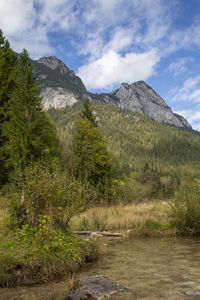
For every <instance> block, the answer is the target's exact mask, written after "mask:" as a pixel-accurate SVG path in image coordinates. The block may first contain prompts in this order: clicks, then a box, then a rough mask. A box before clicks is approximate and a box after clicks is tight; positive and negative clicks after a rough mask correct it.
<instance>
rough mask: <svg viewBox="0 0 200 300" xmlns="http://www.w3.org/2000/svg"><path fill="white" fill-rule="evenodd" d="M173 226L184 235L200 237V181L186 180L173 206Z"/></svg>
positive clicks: (171, 213)
mask: <svg viewBox="0 0 200 300" xmlns="http://www.w3.org/2000/svg"><path fill="white" fill-rule="evenodd" d="M170 215H171V217H172V221H173V224H174V225H175V226H176V227H177V229H178V230H179V232H180V233H181V234H182V235H195V236H199V235H200V180H199V179H191V178H185V179H184V180H183V181H182V184H181V186H180V189H179V191H178V192H177V194H176V198H175V201H174V203H173V204H172V205H171V212H170Z"/></svg>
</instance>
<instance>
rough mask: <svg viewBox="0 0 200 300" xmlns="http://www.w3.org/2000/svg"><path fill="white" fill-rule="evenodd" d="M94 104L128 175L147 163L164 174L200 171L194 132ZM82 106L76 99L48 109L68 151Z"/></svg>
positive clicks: (199, 150) (199, 147) (198, 143)
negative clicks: (70, 102)
mask: <svg viewBox="0 0 200 300" xmlns="http://www.w3.org/2000/svg"><path fill="white" fill-rule="evenodd" d="M92 107H93V110H94V113H95V116H96V118H97V120H98V126H99V128H100V129H101V131H102V133H103V135H104V136H105V137H106V140H107V142H108V147H109V151H110V152H111V153H112V154H113V156H114V158H115V160H116V161H115V163H116V164H117V169H118V170H119V171H120V172H121V173H125V174H126V175H129V174H130V172H132V171H135V170H141V169H143V168H144V166H145V164H146V163H147V164H148V165H149V166H150V167H151V168H154V169H157V170H158V172H160V173H162V174H165V175H167V174H169V175H172V174H177V175H190V176H194V175H195V176H197V175H198V174H200V137H199V136H198V135H197V134H195V132H192V131H191V132H187V131H184V130H180V129H177V128H175V127H172V126H169V125H164V124H160V123H158V122H155V121H153V120H151V119H150V118H148V117H146V116H144V115H141V114H139V113H134V112H131V111H128V110H123V109H121V108H118V107H115V106H112V105H108V104H102V103H93V104H92ZM80 108H81V105H80V104H79V103H76V104H75V105H73V106H72V107H69V106H67V107H66V108H62V109H57V110H56V109H54V108H51V109H49V111H48V112H49V114H50V116H51V118H52V119H53V120H54V121H55V122H56V123H57V126H58V129H59V134H60V137H61V140H62V142H63V145H64V149H65V150H66V151H69V149H70V148H69V146H70V143H71V137H72V133H73V125H74V121H75V119H76V118H77V117H78V116H79V111H80Z"/></svg>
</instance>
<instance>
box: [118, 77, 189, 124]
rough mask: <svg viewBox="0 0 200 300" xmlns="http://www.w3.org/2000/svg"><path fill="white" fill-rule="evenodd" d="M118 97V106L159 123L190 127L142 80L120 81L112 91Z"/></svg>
mask: <svg viewBox="0 0 200 300" xmlns="http://www.w3.org/2000/svg"><path fill="white" fill-rule="evenodd" d="M113 95H115V96H116V97H117V98H118V99H119V102H118V106H120V107H121V108H124V109H130V110H132V111H137V112H139V113H142V114H145V115H146V116H148V117H149V118H151V119H153V120H155V121H158V122H160V123H166V124H170V125H174V126H176V127H190V128H191V126H190V125H189V123H188V122H187V121H186V120H185V119H184V118H183V117H181V116H179V115H177V114H174V113H173V112H172V110H171V108H170V107H169V106H168V105H167V104H166V103H165V102H164V100H163V99H162V98H161V97H160V96H159V95H158V94H156V92H155V91H154V90H153V89H152V88H151V87H150V86H148V85H147V84H146V83H145V82H144V81H138V82H135V83H132V84H131V85H129V84H127V83H122V84H121V87H120V89H118V90H117V91H114V92H113Z"/></svg>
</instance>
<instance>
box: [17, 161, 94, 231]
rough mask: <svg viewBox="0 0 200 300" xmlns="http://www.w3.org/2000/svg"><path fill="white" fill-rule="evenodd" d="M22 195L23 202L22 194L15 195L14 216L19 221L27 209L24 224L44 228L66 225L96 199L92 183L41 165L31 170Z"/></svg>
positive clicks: (26, 178) (27, 175) (63, 226)
mask: <svg viewBox="0 0 200 300" xmlns="http://www.w3.org/2000/svg"><path fill="white" fill-rule="evenodd" d="M22 196H23V197H22V198H21V197H19V198H21V200H20V203H19V198H18V199H16V198H15V197H13V198H12V200H11V204H12V206H11V207H12V214H11V218H13V220H14V221H17V220H18V213H19V212H22V211H23V213H22V214H21V218H22V219H23V220H26V221H25V222H23V224H25V223H27V224H29V225H31V226H39V227H42V226H43V228H44V227H52V228H56V227H57V228H66V227H67V226H68V223H69V221H70V219H71V218H72V217H73V216H74V215H77V214H79V213H81V212H83V211H85V210H86V209H87V208H88V207H90V206H91V204H92V203H94V201H95V199H96V193H95V191H94V189H93V188H92V187H91V186H90V185H89V183H87V182H82V181H80V180H79V179H76V178H75V177H73V176H69V175H68V174H67V173H64V172H60V171H58V170H56V171H54V172H53V173H52V172H50V171H49V170H47V169H43V168H41V167H38V166H35V167H32V168H29V169H28V170H27V172H26V177H25V184H24V187H23V189H22ZM15 208H16V214H14V213H13V212H14V209H15ZM24 215H25V216H24Z"/></svg>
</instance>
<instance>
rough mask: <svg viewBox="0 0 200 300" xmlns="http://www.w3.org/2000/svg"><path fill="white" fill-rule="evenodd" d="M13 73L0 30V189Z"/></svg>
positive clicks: (11, 58)
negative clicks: (4, 130) (5, 128)
mask: <svg viewBox="0 0 200 300" xmlns="http://www.w3.org/2000/svg"><path fill="white" fill-rule="evenodd" d="M15 73H16V72H15V56H14V52H13V51H12V50H11V48H10V45H9V42H8V41H7V40H6V39H5V37H4V36H3V33H2V31H1V30H0V166H1V167H0V187H1V186H2V185H3V184H5V183H6V182H7V181H8V171H9V170H8V166H7V164H6V162H7V158H8V156H7V154H6V152H5V147H4V145H5V142H6V141H7V137H6V136H5V135H4V133H3V128H4V126H5V122H7V121H8V118H9V117H8V112H7V109H8V105H9V99H10V95H11V93H12V91H13V88H14V78H15Z"/></svg>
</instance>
